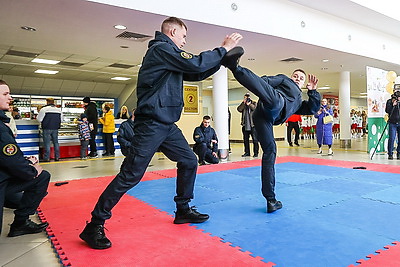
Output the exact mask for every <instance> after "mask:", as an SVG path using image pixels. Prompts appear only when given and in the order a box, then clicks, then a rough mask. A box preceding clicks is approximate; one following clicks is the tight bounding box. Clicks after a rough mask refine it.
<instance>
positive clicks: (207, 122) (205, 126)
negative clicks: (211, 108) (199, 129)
mask: <svg viewBox="0 0 400 267" xmlns="http://www.w3.org/2000/svg"><path fill="white" fill-rule="evenodd" d="M203 126H204V128H207V127H209V126H210V120H205V119H204V120H203Z"/></svg>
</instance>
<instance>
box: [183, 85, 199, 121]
mask: <svg viewBox="0 0 400 267" xmlns="http://www.w3.org/2000/svg"><path fill="white" fill-rule="evenodd" d="M183 104H184V107H183V113H184V114H199V87H198V86H197V85H183Z"/></svg>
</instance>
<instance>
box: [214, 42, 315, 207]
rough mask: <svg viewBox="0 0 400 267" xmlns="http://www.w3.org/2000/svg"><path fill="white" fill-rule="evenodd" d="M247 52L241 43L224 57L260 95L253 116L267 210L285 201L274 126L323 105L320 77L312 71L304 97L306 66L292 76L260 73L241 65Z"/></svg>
mask: <svg viewBox="0 0 400 267" xmlns="http://www.w3.org/2000/svg"><path fill="white" fill-rule="evenodd" d="M243 53H244V50H243V48H241V47H236V48H234V49H232V50H231V51H230V52H229V53H228V54H227V55H226V56H225V57H224V59H223V60H222V64H223V65H224V66H226V67H228V68H229V69H230V70H231V71H232V73H233V75H234V76H235V78H236V80H237V81H238V82H239V83H240V84H242V85H243V86H244V87H246V88H247V89H248V90H249V91H251V92H252V93H254V94H255V95H256V96H258V97H259V101H258V105H257V108H256V110H255V111H254V114H253V120H254V125H255V128H256V131H257V134H258V141H259V142H260V144H261V147H262V149H263V156H262V161H261V182H262V188H261V191H262V194H263V196H264V197H265V198H266V200H267V212H269V213H270V212H274V211H276V210H278V209H280V208H282V203H281V201H278V200H276V198H275V159H276V143H275V138H274V132H273V126H274V125H279V124H282V123H284V122H285V121H286V120H287V119H288V118H289V117H290V116H291V115H292V114H299V115H312V114H315V113H316V112H317V111H318V109H319V106H320V101H321V96H320V95H319V93H318V92H317V91H316V89H317V84H318V79H317V78H316V77H315V76H314V75H310V74H309V75H308V83H307V86H306V87H307V89H308V91H307V95H308V98H309V100H308V101H306V100H304V101H303V100H302V98H301V95H302V92H301V88H302V87H303V85H304V83H305V81H306V74H305V72H304V71H303V70H300V69H297V70H295V71H294V72H293V73H292V75H291V77H290V78H289V77H287V76H286V75H283V74H278V75H276V76H262V77H259V76H258V75H256V74H254V73H253V72H252V71H250V70H249V69H246V68H242V67H241V66H238V60H239V58H240V57H241V56H242V55H243Z"/></svg>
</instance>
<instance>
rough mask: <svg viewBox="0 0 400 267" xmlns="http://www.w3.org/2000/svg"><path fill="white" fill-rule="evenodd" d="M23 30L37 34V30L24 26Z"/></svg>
mask: <svg viewBox="0 0 400 267" xmlns="http://www.w3.org/2000/svg"><path fill="white" fill-rule="evenodd" d="M21 29H23V30H25V31H30V32H35V31H36V29H35V28H33V27H29V26H22V27H21Z"/></svg>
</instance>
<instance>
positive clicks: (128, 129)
mask: <svg viewBox="0 0 400 267" xmlns="http://www.w3.org/2000/svg"><path fill="white" fill-rule="evenodd" d="M134 113H135V109H133V110H132V115H131V117H130V118H129V119H128V120H126V121H124V122H123V123H121V125H120V126H119V129H118V133H117V141H118V143H119V144H120V146H121V152H122V155H124V156H128V154H129V152H130V150H131V147H132V139H133V136H134V135H135V133H134V131H133V127H134V126H135V114H134Z"/></svg>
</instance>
